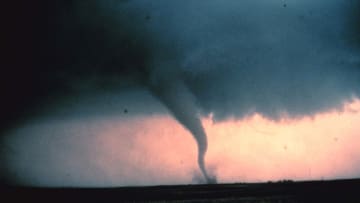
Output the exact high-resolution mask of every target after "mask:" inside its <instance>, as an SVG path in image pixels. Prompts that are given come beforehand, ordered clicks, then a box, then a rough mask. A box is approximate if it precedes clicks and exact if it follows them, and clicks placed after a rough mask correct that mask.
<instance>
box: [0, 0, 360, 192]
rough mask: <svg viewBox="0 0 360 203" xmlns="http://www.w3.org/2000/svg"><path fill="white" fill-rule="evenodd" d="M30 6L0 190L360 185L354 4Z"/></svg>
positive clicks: (359, 60)
mask: <svg viewBox="0 0 360 203" xmlns="http://www.w3.org/2000/svg"><path fill="white" fill-rule="evenodd" d="M39 2H41V1H39ZM33 6H34V9H38V10H39V11H41V12H36V13H39V14H38V16H36V17H33V19H32V18H30V17H29V18H30V19H31V20H30V21H31V22H32V23H33V24H34V25H36V26H29V27H30V28H29V30H27V31H28V32H29V33H31V34H29V35H28V36H26V37H25V39H23V37H19V39H17V38H16V37H14V40H15V41H18V40H20V42H23V41H26V40H28V41H30V42H29V43H28V44H30V45H34V46H29V47H27V43H24V44H21V43H20V45H19V46H20V49H18V50H19V51H18V52H19V53H18V55H16V56H17V57H19V56H22V57H23V58H30V59H31V60H30V62H28V61H26V60H25V59H24V60H20V61H22V63H20V64H15V65H14V66H16V68H15V69H11V71H10V73H9V74H7V75H6V77H5V78H4V80H3V81H4V83H5V85H3V86H5V87H7V88H5V90H6V91H5V93H4V98H8V99H7V100H6V102H7V103H6V105H4V106H3V107H2V109H3V110H4V111H3V112H4V113H3V114H2V116H1V120H2V121H4V122H2V124H1V126H6V127H2V129H1V132H2V134H3V136H2V137H1V143H0V144H1V145H2V146H3V149H2V154H1V162H3V163H4V164H3V166H2V167H1V168H0V170H1V172H2V173H1V174H2V176H3V178H2V179H6V180H7V179H9V180H7V181H10V182H14V183H18V184H26V185H42V186H64V185H65V186H127V185H157V184H189V183H215V182H257V181H268V180H281V179H295V180H304V179H322V178H324V179H334V178H356V177H359V160H360V159H359V158H357V157H359V156H358V155H359V153H360V151H359V150H357V149H359V147H358V146H357V144H356V143H357V140H358V139H359V135H358V133H357V132H359V129H358V127H356V126H357V124H356V123H359V113H358V112H359V109H360V106H359V95H360V89H359V83H360V55H359V51H360V50H359V48H360V40H359V37H358V36H359V30H360V29H359V28H360V25H359V21H360V17H359V15H358V14H357V13H356V10H357V9H356V8H359V3H358V2H357V1H346V2H344V1H341V0H326V1H325V0H319V1H316V2H314V1H310V0H302V1H300V0H286V1H285V0H270V1H269V0H255V1H254V0H252V1H250V0H244V1H236V0H228V1H220V0H208V1H190V0H186V1H171V2H170V1H165V0H158V1H147V0H129V1H115V0H104V1H100V0H89V1H86V2H82V1H64V2H60V3H58V2H57V3H51V2H50V3H49V2H48V3H46V4H41V3H36V4H35V3H34V5H33ZM19 19H20V20H19V21H20V23H19V27H20V28H22V29H27V28H28V27H27V26H26V23H25V20H23V19H26V18H19ZM44 19H45V20H44ZM14 36H15V35H14ZM28 49H29V51H28ZM21 50H24V51H21ZM19 73H22V74H19ZM18 84H21V85H18ZM4 123H5V124H4ZM7 124H10V125H7ZM5 177H6V178H5Z"/></svg>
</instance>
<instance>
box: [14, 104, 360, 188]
mask: <svg viewBox="0 0 360 203" xmlns="http://www.w3.org/2000/svg"><path fill="white" fill-rule="evenodd" d="M202 121H203V125H204V128H205V130H206V132H207V134H208V151H207V154H206V165H207V168H208V170H209V172H210V174H215V175H216V176H217V178H218V181H219V182H258V181H270V180H271V181H276V180H284V179H292V180H306V179H336V178H356V177H357V178H358V177H360V142H359V141H360V125H359V124H360V100H354V101H353V102H350V103H347V104H346V105H345V106H344V108H343V110H342V111H330V112H324V113H321V114H317V115H314V116H312V117H305V118H301V119H296V120H283V121H280V122H275V121H271V120H268V119H266V118H264V117H262V116H261V115H259V114H256V115H253V116H251V117H248V118H246V119H242V120H227V121H223V122H218V123H213V122H212V120H211V118H203V119H202ZM13 133H14V136H12V137H11V141H9V145H10V146H11V147H12V150H13V151H14V153H12V154H10V155H9V157H10V158H8V159H9V163H10V164H9V167H10V168H11V169H12V170H13V171H14V172H15V173H17V174H20V175H19V177H20V179H21V177H22V176H23V177H22V181H23V182H25V183H26V182H30V183H32V182H35V183H36V184H35V185H42V184H44V185H62V184H63V183H70V185H71V183H74V184H77V183H81V184H85V185H86V184H93V185H97V186H99V184H100V185H102V184H103V185H107V186H108V185H113V186H119V185H159V184H189V183H194V180H196V177H199V176H200V173H199V169H198V166H197V161H196V158H197V154H196V153H197V148H196V142H195V140H194V139H193V138H192V136H191V135H190V133H189V132H188V131H187V130H186V129H185V128H184V127H183V126H181V125H180V124H179V123H178V122H177V121H176V120H175V119H174V118H172V117H171V116H170V115H152V116H135V117H128V118H118V117H111V118H101V119H97V118H96V119H85V120H78V121H75V120H71V121H61V122H60V121H59V122H49V123H38V124H31V125H28V126H24V127H22V128H19V129H18V130H17V131H14V132H13ZM24 135H25V136H24ZM28 135H31V136H28ZM39 158H40V159H39ZM39 160H41V161H39ZM194 178H195V179H194ZM195 182H196V181H195Z"/></svg>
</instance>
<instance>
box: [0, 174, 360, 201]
mask: <svg viewBox="0 0 360 203" xmlns="http://www.w3.org/2000/svg"><path fill="white" fill-rule="evenodd" d="M0 192H1V196H0V198H1V199H3V198H9V199H10V200H11V202H15V201H16V202H17V201H18V200H26V202H247V203H272V202H276V203H280V202H281V203H293V202H354V203H355V202H356V203H360V179H351V180H334V181H307V182H292V181H282V182H276V183H253V184H241V183H239V184H215V185H179V186H155V187H121V188H91V189H87V188H29V187H9V186H2V187H1V190H0ZM1 202H5V201H1Z"/></svg>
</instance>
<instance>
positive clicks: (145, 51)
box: [58, 0, 360, 120]
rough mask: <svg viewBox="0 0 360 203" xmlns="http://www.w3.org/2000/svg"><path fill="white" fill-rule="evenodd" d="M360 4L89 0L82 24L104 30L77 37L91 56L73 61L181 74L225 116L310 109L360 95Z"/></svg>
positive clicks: (145, 74)
mask: <svg viewBox="0 0 360 203" xmlns="http://www.w3.org/2000/svg"><path fill="white" fill-rule="evenodd" d="M89 5H91V6H92V7H90V6H89ZM357 6H358V3H356V2H355V1H348V2H341V1H337V0H331V1H326V2H325V1H320V2H313V1H295V0H294V1H241V2H239V1H226V2H221V1H217V0H211V1H206V2H205V1H196V2H193V1H181V2H168V1H156V2H149V1H140V0H139V1H136V0H135V1H125V2H121V3H120V2H117V1H93V2H92V4H91V3H79V4H76V6H74V7H75V9H74V10H75V13H76V14H78V15H80V17H79V19H80V25H81V26H84V27H83V28H82V29H80V31H82V32H86V31H88V30H89V28H92V29H94V30H95V31H96V32H95V31H93V33H90V34H89V33H85V34H84V35H81V36H79V37H80V38H86V37H91V38H89V39H87V40H85V42H84V44H78V43H76V44H75V45H74V44H73V42H72V41H70V45H71V46H70V47H71V48H72V49H74V47H75V48H77V49H74V50H76V53H74V55H75V57H74V58H75V59H77V61H80V62H81V63H82V64H80V65H79V64H76V63H74V61H75V60H74V59H72V60H70V59H69V62H68V63H69V64H72V65H73V66H74V64H75V65H77V66H80V71H81V73H80V74H79V75H86V74H88V72H90V71H92V70H93V69H95V70H94V71H95V72H99V73H100V74H103V75H106V74H108V75H109V73H110V74H112V73H115V75H116V73H117V75H119V77H120V78H121V80H124V78H125V77H124V75H126V76H129V75H136V78H140V79H138V80H139V81H141V82H144V83H146V84H148V83H151V82H152V81H153V80H154V77H155V78H166V79H168V78H173V77H176V78H178V79H180V80H183V81H185V84H186V86H188V88H189V89H190V90H191V91H192V92H193V94H194V96H195V97H196V99H197V101H198V104H199V107H200V109H201V111H202V112H203V113H205V114H210V113H212V114H213V116H214V119H216V120H222V119H226V118H229V117H235V118H241V117H243V116H246V115H248V114H251V113H254V112H259V113H261V114H263V115H265V116H267V117H270V118H280V117H281V116H282V115H284V114H286V115H287V116H290V117H292V116H303V115H308V114H312V113H316V112H319V111H325V110H327V109H329V108H333V107H335V106H339V105H340V104H341V103H343V102H344V101H345V100H348V99H351V98H352V97H353V96H357V95H358V94H359V88H358V87H359V77H360V76H359V75H360V74H359V63H360V62H359V61H360V59H359V51H358V44H356V40H355V38H356V35H357V34H359V33H356V32H355V31H354V30H356V29H357V28H356V26H357V24H356V23H354V22H357V20H358V19H354V18H356V16H355V15H352V14H351V12H352V11H353V9H355V8H354V7H357ZM89 7H90V8H93V7H95V8H96V9H95V12H93V10H90V11H89ZM79 13H80V14H79ZM70 20H71V18H70V19H69V21H70ZM63 23H64V22H63ZM65 23H68V22H67V21H65ZM88 24H89V26H87V25H88ZM65 27H67V26H65ZM100 28H101V29H103V30H104V31H103V32H98V30H97V29H100ZM77 29H79V28H77ZM77 29H75V31H76V32H75V33H74V32H69V33H68V34H70V36H71V37H73V36H76V35H77V34H78V32H79V30H77ZM86 29H88V30H86ZM70 30H71V29H70ZM90 30H91V29H90ZM71 31H74V30H71ZM99 33H102V34H99ZM104 33H105V34H104ZM99 35H100V36H99ZM64 39H65V40H67V41H68V40H69V38H64ZM90 40H91V41H90ZM119 40H123V41H119ZM80 42H81V40H80ZM125 42H126V43H129V44H124V43H125ZM67 43H69V42H67ZM124 45H128V47H129V48H128V49H125V48H124V47H123V46H124ZM58 50H59V49H58ZM60 50H61V51H63V50H62V49H60ZM65 50H66V49H65ZM66 51H67V50H66ZM92 52H93V53H92ZM65 54H67V52H66V53H65ZM81 54H84V55H83V57H79V56H78V55H81ZM93 55H94V56H93ZM94 60H96V61H95V62H94ZM77 61H75V62H77ZM62 62H63V61H62ZM97 63H98V65H99V66H100V67H97V68H96V67H94V66H95V65H97ZM94 64H95V65H94ZM164 64H166V65H164ZM78 69H79V67H78ZM87 70H88V71H87ZM64 72H65V71H64ZM67 72H69V71H67ZM86 72H87V73H86ZM70 75H71V72H70ZM99 77H100V76H99ZM104 78H106V77H104ZM66 79H68V78H66ZM99 80H101V78H100V79H99ZM105 80H106V79H105ZM155 80H157V79H155ZM70 81H71V80H70ZM149 81H150V82H149ZM78 82H79V83H81V82H82V81H81V77H80V79H79V81H78ZM141 82H140V83H141ZM146 84H145V86H146Z"/></svg>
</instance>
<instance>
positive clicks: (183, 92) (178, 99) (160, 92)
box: [150, 76, 216, 184]
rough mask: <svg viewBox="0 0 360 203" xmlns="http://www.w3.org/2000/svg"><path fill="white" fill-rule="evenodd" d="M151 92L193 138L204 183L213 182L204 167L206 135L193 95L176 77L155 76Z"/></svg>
mask: <svg viewBox="0 0 360 203" xmlns="http://www.w3.org/2000/svg"><path fill="white" fill-rule="evenodd" d="M150 89H151V92H152V94H153V95H154V96H155V97H157V98H158V99H159V100H160V101H161V102H162V103H163V104H164V105H165V106H166V107H167V108H168V110H169V111H170V112H171V114H172V115H173V116H174V117H175V119H176V120H177V121H178V122H179V123H181V124H182V125H183V126H184V127H185V128H186V129H187V130H188V131H189V132H190V133H191V134H192V135H193V137H194V138H195V140H196V143H197V147H198V158H197V161H198V165H199V168H200V171H201V173H202V175H203V176H204V179H205V181H206V183H208V184H214V183H216V179H215V178H214V177H210V176H209V174H208V172H207V170H206V167H205V154H206V151H207V136H206V133H205V130H204V128H203V126H202V123H201V120H200V117H199V115H198V111H197V107H196V102H195V97H194V96H193V94H192V93H191V92H190V91H189V89H188V88H187V87H186V85H185V84H184V82H183V81H182V80H181V79H180V78H177V77H171V76H167V77H160V78H159V77H157V78H156V79H155V80H153V81H152V82H151V84H150Z"/></svg>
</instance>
